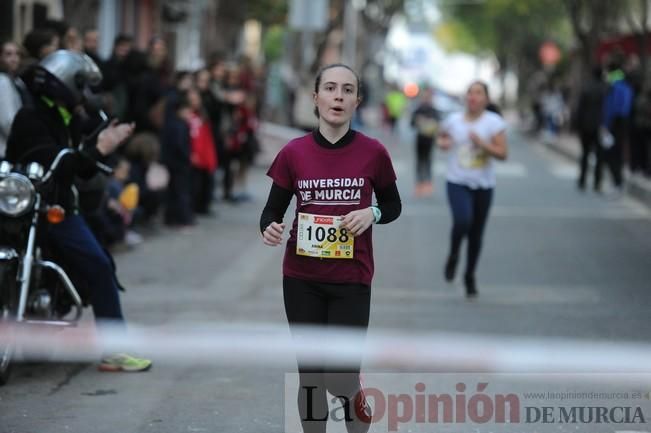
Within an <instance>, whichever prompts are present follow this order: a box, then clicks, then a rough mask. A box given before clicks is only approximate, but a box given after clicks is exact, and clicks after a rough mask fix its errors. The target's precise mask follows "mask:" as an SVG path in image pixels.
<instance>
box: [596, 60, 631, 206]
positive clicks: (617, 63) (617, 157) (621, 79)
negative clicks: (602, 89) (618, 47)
mask: <svg viewBox="0 0 651 433" xmlns="http://www.w3.org/2000/svg"><path fill="white" fill-rule="evenodd" d="M607 81H608V84H609V85H610V87H609V89H608V92H607V94H606V99H605V101H604V109H603V110H604V111H603V126H604V127H605V128H606V129H607V130H608V131H609V132H610V134H611V135H612V137H613V143H612V145H611V146H610V147H608V146H607V148H606V149H604V160H605V161H606V163H607V164H608V168H609V169H610V173H611V175H612V178H613V184H614V187H615V190H614V193H613V195H612V197H611V198H619V197H621V196H622V195H623V179H622V164H623V151H624V146H625V142H626V139H627V137H628V128H629V117H630V115H631V107H632V102H633V90H632V89H631V86H630V85H629V83H628V82H627V81H626V76H625V75H624V72H623V71H622V60H621V56H618V55H615V56H614V57H613V58H612V59H611V61H610V62H609V64H608V75H607Z"/></svg>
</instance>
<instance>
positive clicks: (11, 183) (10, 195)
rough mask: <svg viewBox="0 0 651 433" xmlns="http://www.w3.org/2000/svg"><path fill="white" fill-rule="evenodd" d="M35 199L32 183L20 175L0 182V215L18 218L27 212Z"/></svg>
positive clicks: (10, 176)
mask: <svg viewBox="0 0 651 433" xmlns="http://www.w3.org/2000/svg"><path fill="white" fill-rule="evenodd" d="M35 197H36V191H35V190H34V186H33V185H32V182H31V181H30V180H29V179H27V178H26V177H25V176H22V175H20V174H15V173H14V174H10V175H9V176H7V177H5V178H4V179H2V180H0V213H2V214H4V215H8V216H11V217H18V216H21V215H23V214H24V213H25V212H27V211H28V210H29V209H30V208H31V206H32V204H34V199H35Z"/></svg>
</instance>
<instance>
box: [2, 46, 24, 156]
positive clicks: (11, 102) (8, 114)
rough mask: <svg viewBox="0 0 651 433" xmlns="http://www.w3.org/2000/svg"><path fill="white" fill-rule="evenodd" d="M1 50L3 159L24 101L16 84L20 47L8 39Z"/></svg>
mask: <svg viewBox="0 0 651 433" xmlns="http://www.w3.org/2000/svg"><path fill="white" fill-rule="evenodd" d="M0 50H1V51H0V159H3V158H4V156H5V149H6V147H7V138H8V137H9V131H10V130H11V124H12V123H13V121H14V116H15V115H16V113H17V112H18V110H19V109H20V107H21V106H22V105H23V102H22V98H21V95H20V91H19V88H18V85H17V84H16V79H17V78H16V73H17V72H18V67H19V65H20V49H19V48H18V45H17V44H16V43H14V42H11V41H6V42H3V43H2V46H1V47H0Z"/></svg>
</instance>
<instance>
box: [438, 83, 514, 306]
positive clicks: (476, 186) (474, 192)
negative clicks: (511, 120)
mask: <svg viewBox="0 0 651 433" xmlns="http://www.w3.org/2000/svg"><path fill="white" fill-rule="evenodd" d="M489 104H490V98H489V94H488V86H487V85H486V84H485V83H483V82H481V81H475V82H473V83H472V84H471V85H470V87H468V91H467V93H466V110H465V112H460V113H455V114H452V115H450V116H449V117H448V118H447V119H446V120H445V121H444V122H443V124H442V126H441V130H440V133H439V139H438V144H439V147H440V148H441V149H443V150H448V151H449V152H448V153H449V154H448V163H447V193H448V202H449V204H450V209H451V211H452V218H453V220H454V223H453V226H452V233H451V236H450V253H449V255H448V259H447V262H446V264H445V279H446V280H447V281H452V280H453V279H454V275H455V272H456V267H457V262H458V259H459V250H460V249H461V242H462V241H463V239H464V238H466V237H467V238H468V249H467V260H466V271H465V275H464V283H465V287H466V295H467V296H468V297H475V296H477V283H476V281H475V269H476V267H477V262H478V259H479V252H480V250H481V242H482V235H483V231H484V226H485V225H486V220H487V219H488V213H489V210H490V205H491V200H492V197H493V188H494V187H495V170H494V167H493V159H499V160H505V159H506V157H507V153H508V149H507V144H506V135H505V130H506V122H504V119H502V117H501V116H500V115H499V114H497V113H495V112H493V111H489V110H487V107H488V106H489Z"/></svg>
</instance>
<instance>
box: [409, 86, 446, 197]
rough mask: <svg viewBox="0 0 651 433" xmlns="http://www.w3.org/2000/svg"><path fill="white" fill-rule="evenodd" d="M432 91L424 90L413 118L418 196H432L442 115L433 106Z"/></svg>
mask: <svg viewBox="0 0 651 433" xmlns="http://www.w3.org/2000/svg"><path fill="white" fill-rule="evenodd" d="M432 96H433V92H432V89H424V90H423V95H422V97H421V103H420V105H419V106H418V108H416V110H415V111H414V113H413V115H412V117H411V126H413V127H415V128H416V196H417V197H422V196H427V195H431V194H432V192H433V191H434V185H433V183H432V149H433V147H434V142H435V140H436V132H437V129H438V124H439V121H440V120H441V115H440V113H439V112H438V110H437V109H436V108H434V106H433V105H432Z"/></svg>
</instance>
